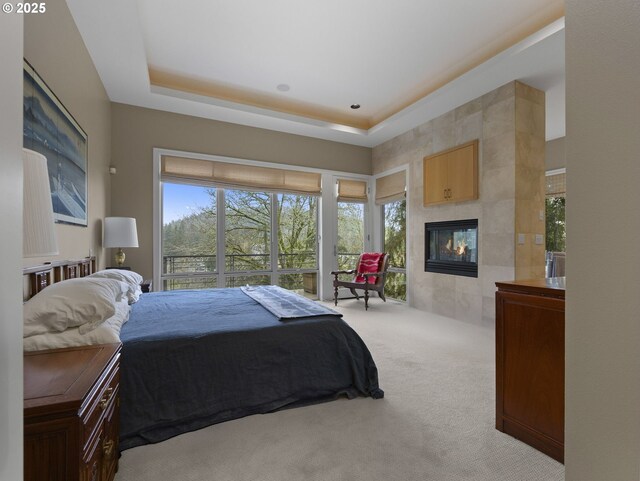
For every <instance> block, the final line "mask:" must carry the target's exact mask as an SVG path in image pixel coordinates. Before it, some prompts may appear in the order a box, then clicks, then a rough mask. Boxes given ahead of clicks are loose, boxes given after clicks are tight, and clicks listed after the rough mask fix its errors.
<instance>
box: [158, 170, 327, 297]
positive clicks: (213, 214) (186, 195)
mask: <svg viewBox="0 0 640 481" xmlns="http://www.w3.org/2000/svg"><path fill="white" fill-rule="evenodd" d="M181 182H183V181H182V180H180V181H177V182H170V181H164V182H163V183H162V286H163V289H165V290H170V289H201V288H210V287H238V286H244V285H247V284H249V285H269V284H278V285H280V286H282V287H284V288H286V289H291V290H294V291H296V292H298V293H300V294H303V295H305V296H307V297H310V298H314V299H315V298H317V297H318V289H317V276H318V203H319V198H318V197H316V196H314V195H307V194H292V193H268V192H256V191H251V190H241V189H222V188H214V187H207V186H201V185H193V184H183V183H181ZM274 214H275V219H274Z"/></svg>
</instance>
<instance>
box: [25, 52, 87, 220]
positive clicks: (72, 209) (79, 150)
mask: <svg viewBox="0 0 640 481" xmlns="http://www.w3.org/2000/svg"><path fill="white" fill-rule="evenodd" d="M23 95H24V98H23V108H24V128H23V145H24V147H25V148H27V149H31V150H35V151H36V152H39V153H41V154H42V155H44V156H45V157H46V158H47V167H48V168H49V183H50V186H51V200H52V201H53V215H54V219H55V221H56V222H62V223H68V224H76V225H82V226H86V225H87V193H88V192H87V154H88V144H87V134H86V133H85V132H84V130H82V128H81V127H80V125H79V124H78V123H77V122H76V121H75V119H74V118H73V116H72V115H71V114H70V113H69V112H68V111H67V109H66V108H65V107H64V105H62V103H61V102H60V100H58V98H57V97H56V96H55V95H54V93H53V92H52V91H51V89H49V87H48V86H47V84H46V83H45V82H44V81H43V80H42V79H41V78H40V76H39V75H38V74H37V73H36V71H35V70H34V69H33V67H32V66H31V65H29V63H28V62H27V61H25V62H24V94H23Z"/></svg>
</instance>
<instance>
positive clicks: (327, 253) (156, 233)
mask: <svg viewBox="0 0 640 481" xmlns="http://www.w3.org/2000/svg"><path fill="white" fill-rule="evenodd" d="M165 155H168V156H180V157H186V158H194V159H200V160H210V161H219V162H226V163H236V164H242V165H254V166H260V167H272V168H279V169H282V168H283V167H285V165H284V164H281V163H273V162H263V161H257V160H246V159H236V158H231V157H223V156H217V155H208V154H199V153H194V152H185V151H178V150H173V149H164V148H158V147H156V148H154V149H153V174H152V175H153V282H154V284H155V285H157V286H159V289H162V288H163V283H162V199H163V197H162V183H163V180H162V177H161V172H160V170H161V169H160V165H161V158H162V157H163V156H165ZM286 168H287V169H288V170H297V171H305V172H316V173H320V174H321V182H322V193H321V195H320V196H319V197H318V208H317V213H316V215H317V243H316V252H317V256H316V258H317V266H318V267H317V269H315V270H314V269H287V270H278V269H277V257H276V263H275V264H274V265H273V266H272V270H271V271H259V272H258V271H256V272H255V274H262V273H269V272H270V273H271V281H272V283H273V284H277V283H278V276H279V275H281V274H296V273H301V274H303V273H305V272H315V273H316V275H317V286H318V292H317V295H318V298H319V299H329V298H330V297H331V296H332V292H333V289H332V287H331V279H332V276H331V275H330V272H331V270H333V269H335V265H336V261H337V258H336V257H335V256H332V255H331V254H332V250H333V245H334V244H335V242H336V240H337V239H336V225H335V223H336V216H335V211H336V190H335V187H336V183H335V180H336V179H338V178H345V179H357V180H364V181H366V182H367V187H368V191H369V202H368V203H366V204H365V214H364V215H365V224H364V229H365V249H366V250H369V249H371V248H372V245H373V241H372V238H373V237H374V236H373V235H372V232H373V231H372V229H371V226H372V221H371V219H370V215H371V211H372V209H371V203H372V202H373V200H372V199H373V196H372V195H371V179H372V177H371V176H370V175H366V174H356V173H351V172H340V171H334V170H328V169H318V168H314V167H302V166H295V165H288V164H286ZM166 180H169V179H166ZM170 181H171V182H176V183H179V182H178V179H174V178H171V179H170ZM182 183H185V184H197V185H204V186H209V187H215V188H216V189H217V192H218V194H217V195H222V196H223V195H224V194H220V192H223V190H224V188H225V187H224V186H222V185H216V184H214V183H208V182H191V181H187V182H184V181H183V182H182ZM332 186H333V187H332ZM277 193H278V192H276V191H272V192H271V195H272V199H273V198H274V197H275V195H276V194H277ZM272 202H273V201H272ZM217 209H218V211H217V212H218V219H224V213H223V212H221V211H223V210H224V199H221V198H220V197H217ZM273 212H275V210H274V211H273ZM219 222H220V221H219V220H218V226H220V224H219ZM274 222H277V219H276V216H275V215H272V225H273V223H274ZM272 232H273V231H272ZM275 233H276V235H277V231H275ZM217 235H218V239H217V252H216V255H217V264H216V265H217V276H218V277H217V283H216V284H217V287H225V279H226V276H227V275H228V274H229V273H225V272H224V270H223V269H224V254H225V252H224V225H223V226H222V228H220V227H219V228H218V229H217ZM271 241H272V243H275V244H277V237H276V236H274V235H272V240H271ZM274 254H275V255H276V256H277V245H276V249H275V250H274V249H273V248H272V255H274ZM253 273H254V271H251V272H246V274H253ZM240 274H245V272H243V273H240ZM201 277H212V274H211V273H202V275H201Z"/></svg>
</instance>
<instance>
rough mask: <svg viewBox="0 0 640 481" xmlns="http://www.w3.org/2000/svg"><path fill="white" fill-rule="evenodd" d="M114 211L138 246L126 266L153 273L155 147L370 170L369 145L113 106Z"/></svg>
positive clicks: (298, 163) (359, 170)
mask: <svg viewBox="0 0 640 481" xmlns="http://www.w3.org/2000/svg"><path fill="white" fill-rule="evenodd" d="M112 134H113V143H112V153H113V162H112V164H113V165H114V166H115V167H116V168H117V174H116V175H115V176H113V177H112V181H111V182H112V190H111V194H112V201H111V209H112V213H113V215H118V216H123V217H135V218H136V220H137V224H138V239H139V242H140V247H139V248H138V249H125V252H126V254H127V261H126V264H127V265H129V266H131V267H132V268H133V269H134V270H136V271H138V272H140V273H141V274H142V275H143V276H144V277H151V276H152V271H153V252H152V251H153V232H152V229H153V182H152V168H153V166H152V156H153V149H154V147H159V148H167V149H175V150H184V151H188V152H198V153H204V154H212V155H221V156H226V157H235V158H240V159H250V160H261V161H265V162H276V163H282V164H290V165H301V166H306V167H317V168H323V169H334V170H340V171H348V172H355V173H361V174H370V173H371V149H369V148H366V147H357V146H353V145H347V144H341V143H337V142H330V141H327V140H320V139H314V138H311V137H303V136H299V135H292V134H285V133H282V132H275V131H271V130H264V129H257V128H253V127H245V126H241V125H236V124H230V123H226V122H218V121H215V120H208V119H202V118H199V117H191V116H187V115H180V114H174V113H170V112H162V111H159V110H151V109H145V108H141V107H133V106H130V105H123V104H117V103H114V104H112Z"/></svg>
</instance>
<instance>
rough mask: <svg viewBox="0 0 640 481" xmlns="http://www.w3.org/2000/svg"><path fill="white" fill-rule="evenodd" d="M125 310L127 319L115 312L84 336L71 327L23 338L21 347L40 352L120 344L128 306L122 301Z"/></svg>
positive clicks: (77, 329) (76, 328) (77, 328)
mask: <svg viewBox="0 0 640 481" xmlns="http://www.w3.org/2000/svg"><path fill="white" fill-rule="evenodd" d="M123 302H124V305H125V306H126V308H127V317H126V318H125V319H122V316H119V315H118V313H117V312H116V314H115V315H113V316H112V317H110V318H109V319H106V320H105V321H104V322H103V323H102V324H100V325H99V326H98V327H96V328H95V329H93V330H92V331H89V332H88V333H86V334H80V332H79V331H80V328H79V327H72V328H71V329H67V330H66V331H62V332H47V333H46V334H36V335H35V336H30V337H25V338H24V340H23V346H24V350H25V351H41V350H43V349H59V348H63V347H73V346H88V345H91V344H110V343H113V342H120V329H121V328H122V324H124V322H125V321H126V320H127V318H128V315H129V311H128V309H129V304H127V301H126V299H125V300H123Z"/></svg>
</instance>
